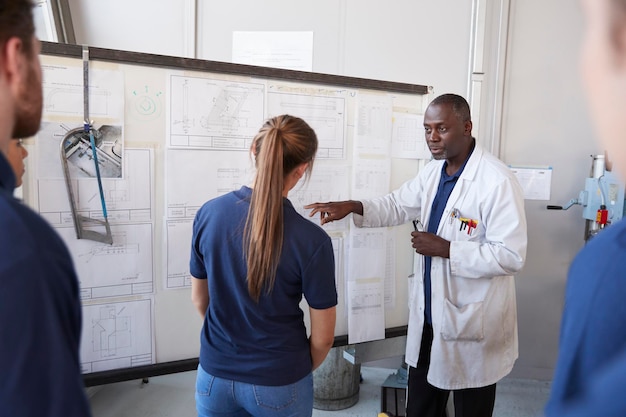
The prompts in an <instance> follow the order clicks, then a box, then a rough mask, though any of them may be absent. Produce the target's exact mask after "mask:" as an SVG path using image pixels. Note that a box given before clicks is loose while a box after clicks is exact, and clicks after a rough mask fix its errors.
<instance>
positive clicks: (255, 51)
mask: <svg viewBox="0 0 626 417" xmlns="http://www.w3.org/2000/svg"><path fill="white" fill-rule="evenodd" d="M232 60H233V63H235V64H248V65H259V66H263V67H272V68H282V69H290V70H297V71H313V32H233V58H232Z"/></svg>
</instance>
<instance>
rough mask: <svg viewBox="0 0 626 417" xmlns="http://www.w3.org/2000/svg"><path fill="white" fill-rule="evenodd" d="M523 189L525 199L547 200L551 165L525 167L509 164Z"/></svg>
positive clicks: (548, 197)
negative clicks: (545, 166)
mask: <svg viewBox="0 0 626 417" xmlns="http://www.w3.org/2000/svg"><path fill="white" fill-rule="evenodd" d="M509 167H510V168H511V171H513V173H514V174H515V176H516V177H517V180H518V181H519V183H520V184H521V186H522V188H523V189H524V198H525V199H526V200H549V199H550V184H551V183H552V167H547V168H525V167H513V166H509Z"/></svg>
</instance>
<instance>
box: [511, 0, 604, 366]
mask: <svg viewBox="0 0 626 417" xmlns="http://www.w3.org/2000/svg"><path fill="white" fill-rule="evenodd" d="M582 24H583V22H582V17H581V12H580V6H579V4H578V2H572V1H571V0H552V1H550V2H545V1H543V0H514V1H513V2H512V8H511V23H510V36H509V54H508V62H507V74H506V85H505V111H504V117H503V131H502V138H503V141H502V157H503V159H504V160H505V161H507V162H508V163H510V164H522V165H524V164H532V165H537V166H552V167H553V178H552V195H551V201H549V202H546V201H529V200H527V201H526V214H527V219H528V224H529V246H528V260H527V265H526V267H525V268H524V270H523V272H522V273H521V274H519V275H518V277H517V280H516V281H517V290H518V303H519V307H518V310H519V325H520V359H519V360H518V363H517V366H516V370H517V371H518V373H519V374H520V375H530V376H536V377H546V378H549V377H550V376H551V374H552V370H553V367H554V362H555V358H556V354H557V346H558V333H559V322H560V319H561V311H562V308H563V290H564V284H565V279H566V273H567V269H568V267H569V264H570V262H571V260H572V259H573V257H574V255H575V253H576V252H577V251H578V250H579V249H580V248H581V247H582V245H583V235H584V220H583V219H582V208H581V207H580V206H574V207H572V208H570V209H569V210H567V211H548V210H546V208H545V207H546V204H555V205H565V203H567V202H568V201H569V200H570V199H571V198H576V197H578V193H579V191H580V190H582V189H583V187H584V180H585V177H587V176H588V175H589V171H590V168H591V158H590V157H589V155H591V154H594V153H598V152H599V151H601V150H600V149H599V148H598V145H597V144H596V143H595V141H594V139H593V135H592V133H591V127H590V122H589V119H588V116H587V112H586V109H585V104H584V97H583V93H582V91H581V83H580V80H579V74H578V45H579V42H580V36H581V27H582ZM600 153H601V152H600ZM589 279H593V277H589Z"/></svg>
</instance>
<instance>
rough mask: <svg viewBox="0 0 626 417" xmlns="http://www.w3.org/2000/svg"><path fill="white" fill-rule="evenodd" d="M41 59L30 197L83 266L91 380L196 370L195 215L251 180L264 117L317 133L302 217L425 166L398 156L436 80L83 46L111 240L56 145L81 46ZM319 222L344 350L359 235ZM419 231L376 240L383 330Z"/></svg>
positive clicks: (78, 119)
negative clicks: (106, 158)
mask: <svg viewBox="0 0 626 417" xmlns="http://www.w3.org/2000/svg"><path fill="white" fill-rule="evenodd" d="M42 50H43V52H42V56H41V62H42V68H43V74H44V82H43V86H44V115H43V122H42V127H41V129H40V132H39V133H38V135H37V138H36V139H35V140H29V141H27V142H28V143H27V146H28V147H29V152H30V157H29V159H28V160H27V161H26V163H27V167H28V168H27V171H28V172H27V177H26V178H25V182H24V184H25V185H24V189H23V196H24V200H25V202H26V203H27V204H29V205H30V206H32V207H33V208H34V209H35V210H36V211H38V212H40V213H41V214H42V216H44V217H45V218H46V219H47V220H48V221H49V222H50V223H51V224H52V226H53V227H54V228H55V229H56V230H57V231H58V232H59V234H60V235H61V236H62V237H63V239H64V240H65V242H66V244H67V245H68V247H69V249H70V252H71V254H72V257H73V259H74V263H75V266H76V269H77V272H78V275H79V280H80V284H81V300H82V303H83V322H84V323H83V338H82V342H81V364H82V367H83V373H84V374H85V378H86V381H87V384H88V385H96V384H98V383H108V382H113V381H115V380H123V379H130V378H137V377H141V376H145V377H147V376H153V375H159V374H162V373H168V372H172V371H176V370H188V369H193V368H194V367H195V364H197V356H198V353H199V333H200V329H201V326H202V319H201V317H200V316H199V315H198V314H197V312H196V311H195V308H194V307H193V306H192V303H191V301H190V287H189V285H190V275H189V272H188V259H189V249H190V237H191V222H192V220H193V216H194V215H195V212H196V210H197V209H198V208H199V207H200V206H201V205H202V203H204V202H205V201H207V200H208V199H210V198H213V197H216V196H218V195H220V194H223V193H226V192H228V191H230V190H232V189H234V188H239V186H240V185H243V184H246V183H247V181H248V179H249V178H251V176H252V175H253V170H252V162H251V160H250V157H249V153H248V149H249V146H250V142H251V139H252V136H253V135H254V133H256V132H257V131H258V129H259V128H260V126H261V125H262V123H263V121H264V120H265V119H267V118H268V117H271V116H273V115H276V114H281V113H290V114H293V115H295V116H300V117H302V118H304V119H305V120H307V121H308V122H309V123H310V124H311V126H312V127H313V128H314V129H315V130H316V132H317V135H318V137H319V151H318V155H317V157H316V161H315V165H314V170H313V176H312V178H311V179H310V181H309V182H308V183H307V184H305V185H302V186H296V188H294V190H292V193H291V194H290V197H289V198H290V200H291V201H292V203H293V204H294V207H295V208H296V209H297V210H299V211H300V212H302V214H303V215H305V216H306V215H307V213H306V211H305V210H303V209H302V206H303V205H305V204H308V203H311V202H315V201H331V200H338V199H359V198H366V197H373V196H375V195H374V194H376V195H380V194H382V193H386V192H388V191H391V190H393V189H395V188H397V187H398V186H399V185H400V184H401V183H402V182H404V181H406V180H407V179H409V178H411V177H413V176H414V175H415V174H416V173H417V172H418V170H419V168H420V167H422V166H423V165H424V164H425V162H426V161H425V160H424V159H423V157H422V156H420V155H421V154H420V153H419V152H420V150H419V149H402V148H404V147H407V148H411V147H413V148H414V147H415V146H417V147H419V144H420V143H421V142H422V140H421V138H422V137H423V136H419V128H420V127H421V122H420V120H421V119H420V117H423V112H424V110H425V107H426V105H427V104H428V102H429V100H430V99H431V98H432V97H431V95H432V89H431V88H429V87H426V86H421V85H413V84H402V83H392V82H387V81H378V80H369V79H360V78H352V77H343V76H333V75H326V74H317V73H308V72H299V71H289V70H278V69H273V68H264V67H255V66H248V65H237V64H229V63H223V62H212V61H202V60H195V59H188V58H177V57H166V56H160V55H151V54H143V53H134V52H125V51H116V50H108V49H100V48H89V80H90V81H89V119H90V121H91V122H92V124H93V126H94V128H96V129H98V130H99V132H100V133H99V134H100V135H101V136H100V137H101V138H102V142H101V143H102V144H109V145H110V146H109V149H108V150H109V153H110V154H111V155H113V156H114V157H113V158H111V159H112V162H110V164H111V169H109V170H107V171H106V175H102V176H103V179H102V185H103V190H104V195H105V200H106V202H107V203H106V204H107V212H108V219H109V222H110V224H111V231H112V235H113V245H106V244H101V243H98V242H93V241H88V240H84V239H81V240H79V239H76V235H75V232H74V225H73V221H72V216H71V210H70V206H69V201H68V194H67V190H66V189H65V180H64V177H63V172H62V170H61V169H60V157H59V144H60V143H61V141H62V140H63V137H64V134H66V132H67V131H69V130H71V129H73V128H76V127H80V126H81V125H82V123H83V119H84V117H83V114H84V113H83V110H84V109H83V95H82V85H83V84H82V83H83V78H82V76H83V61H82V59H81V54H82V51H81V47H80V46H76V45H61V44H55V43H46V42H44V43H43V48H42ZM111 132H113V133H111ZM390 142H393V146H392V143H390ZM103 146H104V145H103ZM76 155H78V156H73V157H74V158H76V160H75V161H73V163H74V164H75V165H72V166H73V167H75V168H74V169H75V170H74V171H73V172H72V174H71V176H72V181H71V184H72V187H73V190H74V193H75V195H77V198H76V205H77V208H78V210H79V211H80V212H81V213H83V214H84V215H85V216H87V217H91V218H96V219H97V218H102V208H101V206H100V200H99V198H97V196H98V188H97V182H96V180H95V179H94V178H93V175H92V174H90V173H89V172H88V169H86V168H84V167H81V165H80V164H81V163H82V162H84V158H88V155H87V153H86V152H85V153H82V154H76ZM81 158H83V159H81ZM90 175H91V176H90ZM370 194H372V195H370ZM311 220H312V221H317V220H316V219H311ZM325 228H326V230H327V231H328V233H329V235H330V236H331V238H332V240H333V245H334V247H335V256H336V260H337V271H336V272H337V287H338V294H339V305H338V308H337V325H336V331H335V334H336V342H335V345H342V344H346V343H347V341H348V339H347V337H346V335H347V334H348V308H347V304H348V303H350V302H353V300H350V294H349V293H347V291H346V288H347V287H348V285H347V281H348V278H347V277H348V275H349V270H350V268H354V265H357V264H358V263H359V259H357V257H356V256H355V255H354V254H355V253H357V252H356V251H355V250H354V249H351V247H352V246H353V245H354V243H352V244H351V243H350V242H351V241H353V239H362V238H363V236H356V237H355V236H354V235H353V232H352V230H353V229H354V226H353V224H352V222H351V220H349V219H346V220H344V221H341V222H336V223H333V224H331V225H329V226H325ZM410 231H411V228H410V227H409V225H403V226H398V227H394V228H390V229H382V230H379V231H376V233H377V234H376V236H375V238H376V239H377V241H378V242H380V241H381V237H382V240H383V241H384V242H383V243H384V245H382V247H383V248H384V249H383V250H382V252H381V253H378V254H377V255H376V256H380V259H381V264H380V269H381V271H382V272H381V274H383V275H384V276H383V277H382V278H381V283H380V285H381V287H380V288H381V289H383V288H384V290H382V291H381V293H380V294H379V296H380V297H382V298H383V302H384V328H385V329H386V333H385V334H386V335H387V336H388V337H389V335H392V336H393V335H396V334H395V333H397V332H399V333H400V334H401V333H402V331H403V328H404V327H405V326H406V324H407V318H408V309H407V277H408V276H409V275H410V274H411V273H412V271H413V250H412V248H411V245H410ZM350 265H352V267H351V266H350ZM303 310H304V311H305V313H307V312H308V309H306V308H305V306H304V304H303ZM305 316H306V314H305ZM307 320H308V317H307ZM307 322H308V321H307ZM394 332H395V333H394Z"/></svg>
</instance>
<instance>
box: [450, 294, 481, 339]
mask: <svg viewBox="0 0 626 417" xmlns="http://www.w3.org/2000/svg"><path fill="white" fill-rule="evenodd" d="M483 316H484V313H483V303H482V302H480V303H469V304H465V305H464V306H461V307H457V306H456V305H454V304H453V303H451V302H450V300H448V299H447V298H446V300H445V305H444V307H443V324H442V326H441V336H442V337H443V340H468V341H476V342H477V341H480V340H483V337H484V335H485V334H484V326H483Z"/></svg>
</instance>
